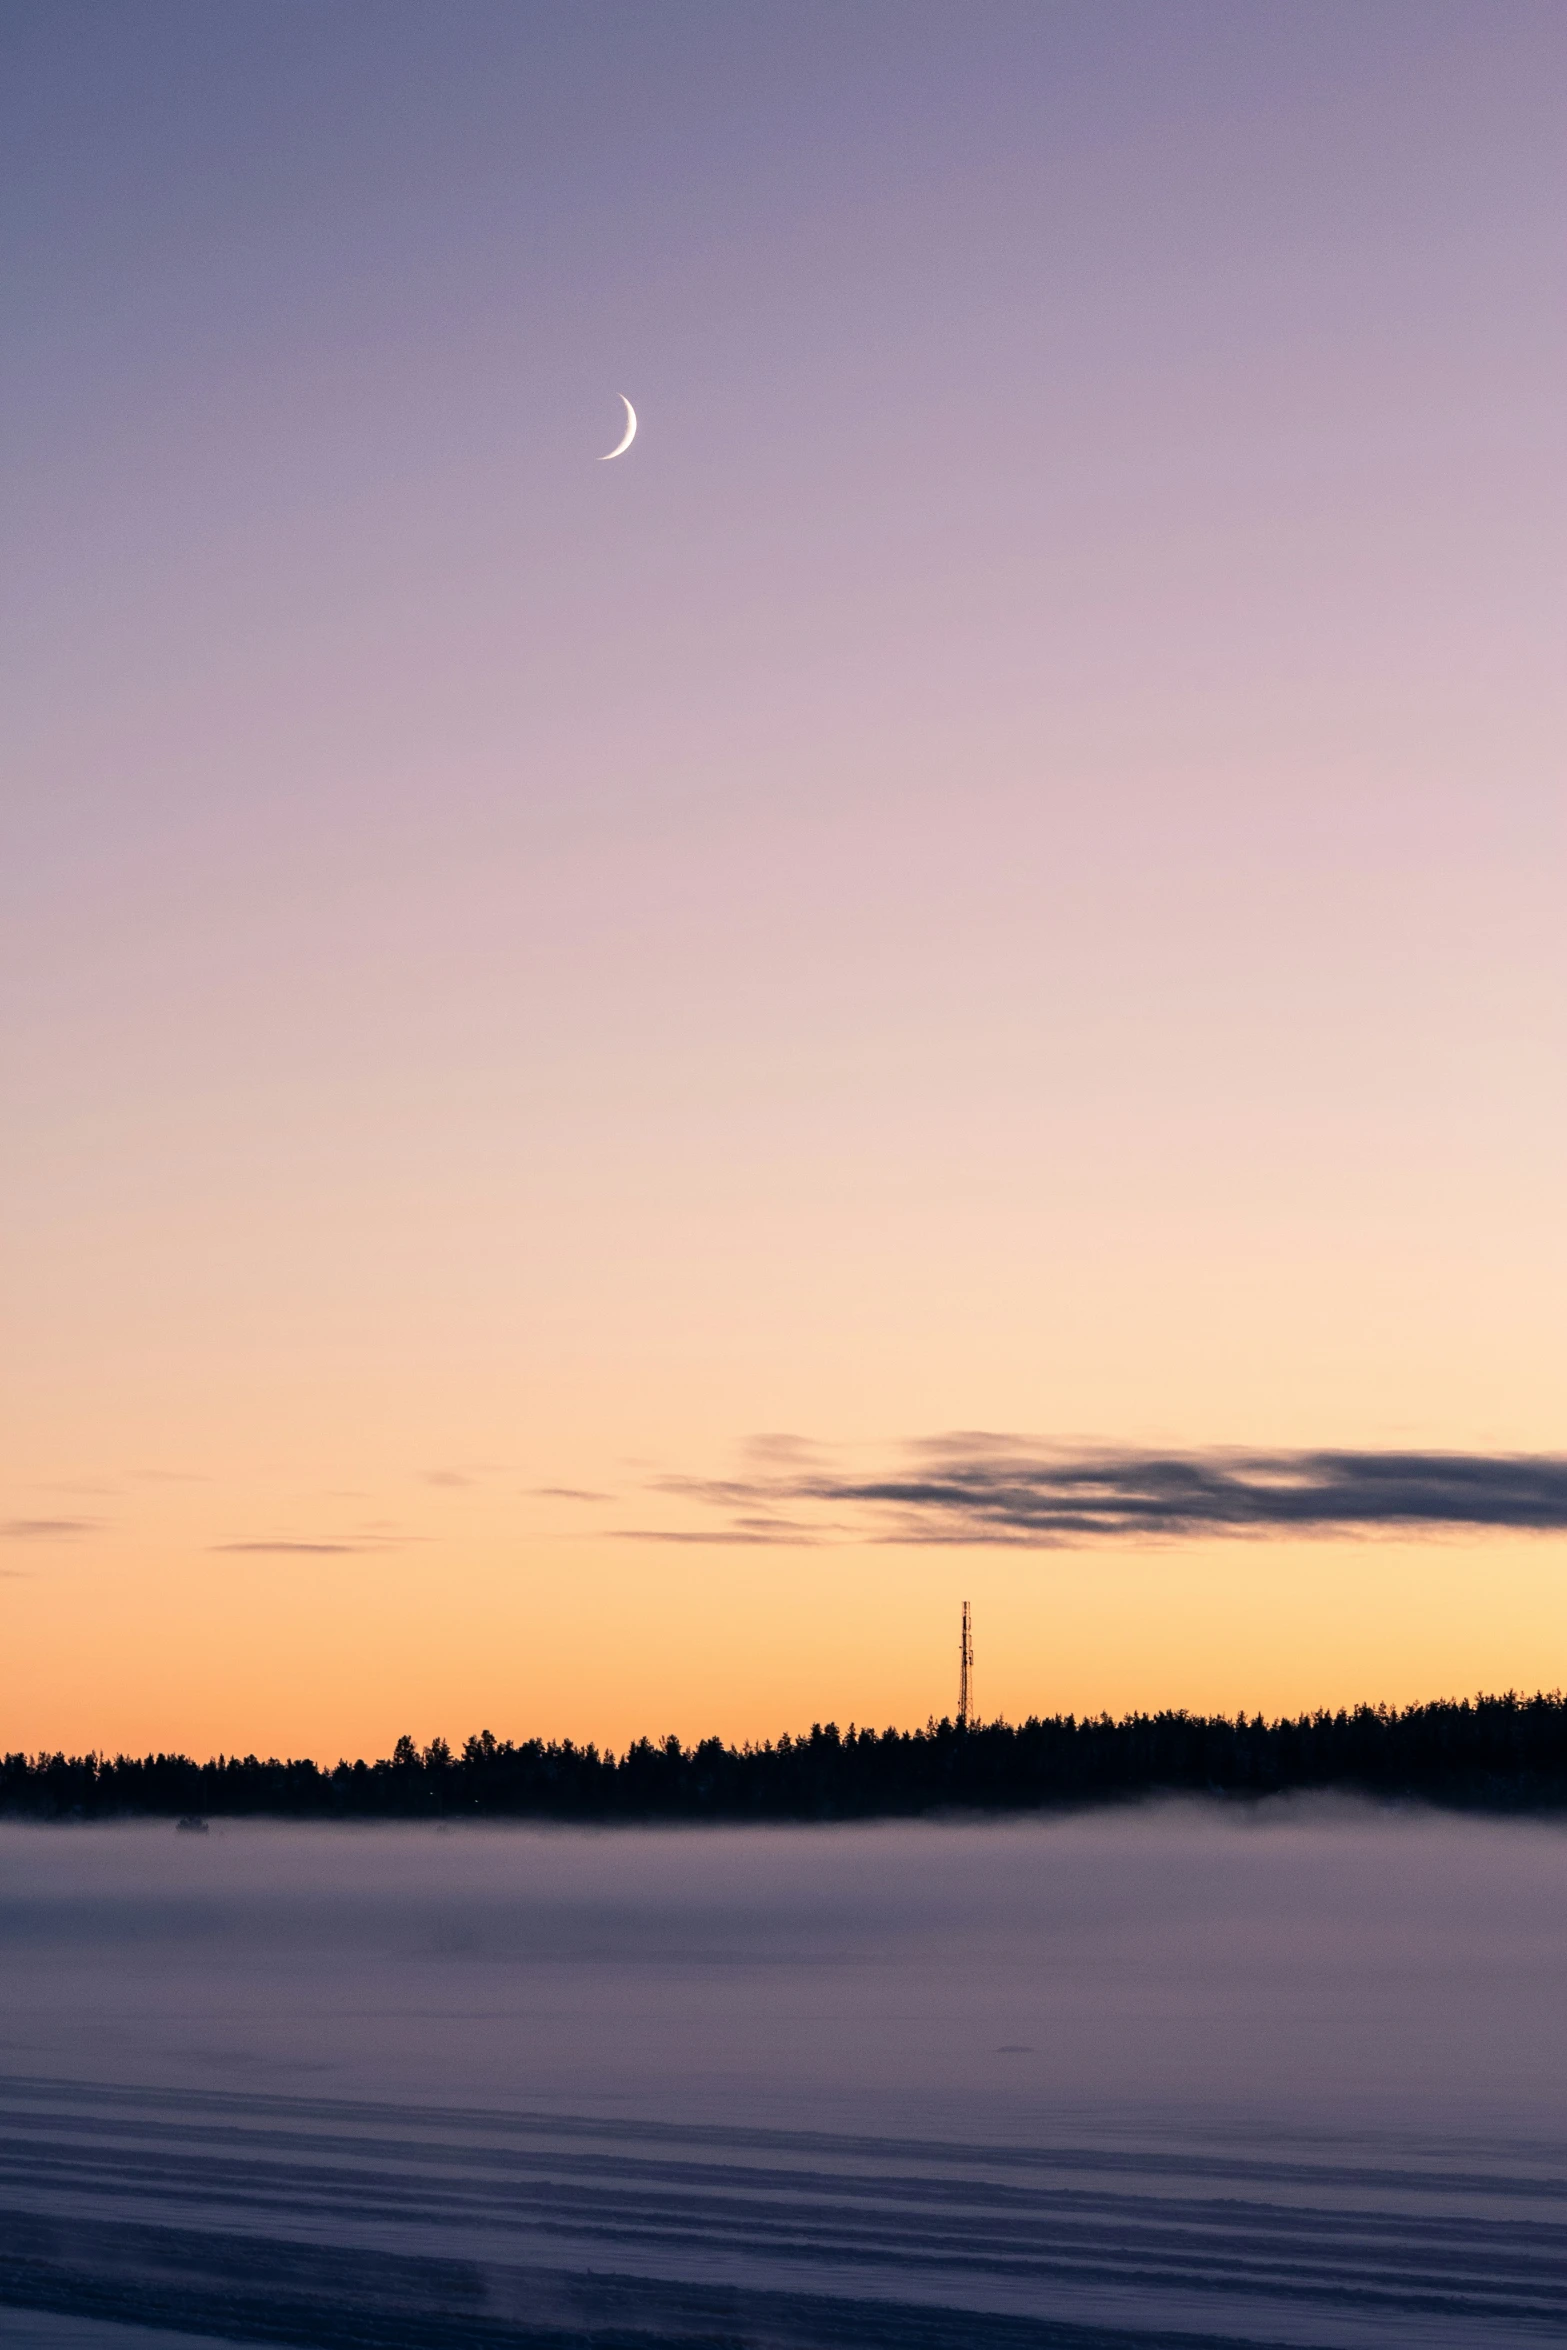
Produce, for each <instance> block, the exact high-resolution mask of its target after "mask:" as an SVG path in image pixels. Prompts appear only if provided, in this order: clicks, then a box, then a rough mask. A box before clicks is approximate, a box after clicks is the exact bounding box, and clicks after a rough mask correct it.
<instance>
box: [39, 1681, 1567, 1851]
mask: <svg viewBox="0 0 1567 2350" xmlns="http://www.w3.org/2000/svg"><path fill="white" fill-rule="evenodd" d="M1328 1788H1335V1789H1341V1790H1343V1791H1344V1792H1346V1793H1353V1794H1361V1795H1367V1796H1372V1797H1376V1798H1379V1799H1382V1800H1397V1799H1411V1798H1412V1799H1419V1800H1423V1801H1426V1802H1429V1803H1435V1804H1441V1805H1444V1806H1448V1807H1451V1808H1459V1809H1470V1810H1481V1811H1540V1810H1551V1809H1558V1808H1567V1697H1564V1695H1563V1693H1562V1692H1561V1691H1560V1690H1557V1691H1555V1692H1552V1693H1550V1694H1545V1693H1543V1692H1542V1693H1540V1694H1537V1695H1535V1696H1533V1697H1521V1696H1519V1695H1517V1694H1516V1693H1514V1692H1512V1691H1509V1692H1508V1693H1507V1694H1506V1695H1505V1696H1500V1697H1476V1698H1463V1699H1443V1700H1440V1701H1438V1702H1436V1703H1434V1704H1430V1705H1412V1706H1406V1707H1404V1708H1403V1709H1402V1711H1400V1710H1399V1709H1398V1708H1397V1707H1390V1706H1385V1705H1379V1706H1369V1705H1363V1706H1357V1707H1355V1708H1354V1709H1353V1710H1352V1711H1342V1710H1341V1711H1340V1712H1338V1713H1331V1712H1319V1713H1314V1714H1301V1715H1299V1716H1298V1717H1297V1718H1295V1719H1294V1720H1280V1721H1273V1722H1267V1721H1264V1719H1263V1717H1262V1716H1261V1715H1260V1714H1258V1715H1256V1716H1255V1717H1253V1718H1252V1719H1251V1720H1248V1719H1247V1718H1246V1716H1245V1715H1244V1714H1242V1715H1239V1716H1237V1718H1236V1719H1235V1720H1234V1721H1230V1720H1228V1719H1226V1718H1225V1717H1224V1716H1223V1715H1216V1716H1212V1717H1204V1716H1202V1715H1198V1714H1190V1713H1185V1712H1166V1713H1157V1714H1128V1715H1126V1716H1125V1717H1124V1718H1123V1719H1122V1720H1120V1721H1112V1720H1111V1718H1110V1717H1109V1715H1108V1714H1103V1715H1100V1716H1099V1717H1098V1718H1097V1719H1084V1720H1081V1721H1080V1720H1078V1719H1077V1718H1076V1717H1075V1716H1074V1715H1071V1714H1065V1715H1061V1714H1058V1715H1055V1716H1053V1717H1052V1718H1050V1719H1048V1720H1040V1719H1038V1718H1037V1717H1030V1719H1029V1720H1027V1721H1026V1722H1020V1723H1017V1724H1011V1723H1007V1722H1000V1721H997V1722H989V1723H977V1724H971V1725H969V1726H966V1727H965V1726H964V1725H962V1724H960V1723H956V1722H952V1721H941V1722H937V1721H934V1720H932V1721H929V1722H927V1723H926V1725H925V1727H924V1728H923V1729H922V1730H881V1731H877V1730H870V1729H864V1730H862V1729H855V1728H853V1727H851V1728H850V1729H848V1730H847V1731H840V1730H839V1728H838V1726H837V1724H836V1723H834V1722H828V1723H826V1724H822V1723H816V1724H813V1726H812V1728H811V1730H810V1732H809V1734H808V1735H807V1736H803V1737H799V1738H791V1737H787V1736H785V1737H782V1738H780V1739H778V1740H777V1741H776V1743H774V1742H768V1743H766V1744H763V1745H748V1746H739V1747H736V1746H725V1745H724V1744H723V1743H722V1741H721V1740H719V1739H717V1738H705V1739H703V1740H702V1741H701V1743H700V1744H699V1745H697V1746H690V1747H688V1746H682V1745H681V1743H680V1741H679V1739H678V1738H672V1737H671V1738H665V1739H664V1740H662V1741H661V1742H660V1741H655V1740H652V1739H647V1738H642V1739H638V1740H637V1741H636V1743H635V1744H634V1745H632V1746H629V1747H628V1748H627V1749H626V1751H625V1753H624V1754H622V1755H619V1756H617V1755H615V1754H613V1753H611V1752H608V1751H605V1752H602V1753H601V1752H600V1751H599V1749H598V1748H597V1747H596V1746H578V1745H575V1744H574V1743H573V1742H572V1741H571V1740H570V1739H566V1740H549V1741H546V1740H543V1739H539V1738H527V1739H523V1740H521V1741H520V1742H517V1743H513V1742H512V1741H511V1740H510V1739H498V1738H495V1737H494V1736H492V1734H491V1733H490V1732H489V1731H488V1730H482V1731H480V1732H479V1733H478V1735H477V1736H476V1737H472V1738H470V1739H469V1740H468V1741H467V1743H466V1744H465V1745H464V1746H463V1747H462V1748H461V1749H460V1750H458V1751H456V1752H454V1751H453V1749H452V1748H451V1747H450V1746H449V1745H448V1744H447V1742H446V1740H445V1739H444V1738H436V1739H433V1740H432V1741H431V1742H430V1744H429V1745H428V1746H425V1747H423V1748H421V1747H419V1746H417V1745H416V1744H415V1743H414V1741H413V1739H412V1738H407V1737H404V1738H399V1739H398V1741H397V1744H396V1745H395V1747H394V1748H393V1750H392V1752H391V1754H390V1755H389V1756H387V1757H386V1758H385V1759H384V1760H382V1761H379V1762H373V1763H367V1762H339V1763H337V1764H335V1765H333V1766H331V1767H329V1768H322V1767H321V1766H320V1765H319V1764H317V1763H315V1762H311V1761H308V1760H306V1761H291V1762H280V1761H277V1760H275V1759H274V1760H268V1761H263V1760H261V1759H259V1758H258V1757H257V1756H255V1755H253V1754H247V1755H244V1756H237V1755H227V1756H225V1755H219V1756H218V1757H217V1758H216V1759H215V1760H213V1761H209V1762H203V1763H198V1762H193V1761H192V1760H191V1759H190V1757H189V1756H187V1755H182V1754H150V1755H144V1756H134V1755H113V1756H110V1755H101V1754H84V1755H65V1754H48V1753H41V1754H36V1755H27V1754H8V1755H6V1756H5V1757H4V1758H3V1760H0V1812H5V1813H9V1814H11V1815H12V1816H22V1817H26V1818H31V1819H44V1820H65V1821H70V1820H103V1819H117V1818H124V1817H129V1816H135V1815H142V1816H150V1817H169V1818H172V1817H174V1816H176V1815H181V1814H196V1815H208V1814H210V1815H211V1816H213V1817H215V1818H221V1817H239V1816H245V1815H268V1816H271V1817H274V1818H283V1819H310V1820H391V1819H404V1820H406V1819H537V1820H582V1821H616V1820H620V1821H637V1820H729V1821H737V1820H757V1821H761V1820H848V1819H892V1818H907V1817H912V1816H915V1815H917V1814H920V1813H930V1812H939V1811H949V1810H977V1811H1032V1810H1040V1809H1046V1808H1050V1807H1065V1806H1077V1805H1084V1804H1094V1803H1106V1802H1126V1801H1129V1800H1133V1799H1136V1798H1139V1797H1143V1796H1149V1795H1156V1794H1162V1793H1170V1794H1200V1795H1222V1796H1231V1797H1260V1796H1267V1795H1280V1794H1285V1793H1292V1792H1304V1791H1306V1790H1310V1789H1328Z"/></svg>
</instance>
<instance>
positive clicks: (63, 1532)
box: [0, 1518, 99, 1542]
mask: <svg viewBox="0 0 1567 2350" xmlns="http://www.w3.org/2000/svg"><path fill="white" fill-rule="evenodd" d="M98 1523H99V1522H98V1520H97V1519H96V1518H6V1519H4V1520H0V1541H4V1542H67V1541H70V1540H71V1539H72V1538H73V1537H74V1536H76V1535H78V1534H96V1533H97V1531H98Z"/></svg>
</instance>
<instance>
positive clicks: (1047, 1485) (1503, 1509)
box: [621, 1434, 1567, 1548]
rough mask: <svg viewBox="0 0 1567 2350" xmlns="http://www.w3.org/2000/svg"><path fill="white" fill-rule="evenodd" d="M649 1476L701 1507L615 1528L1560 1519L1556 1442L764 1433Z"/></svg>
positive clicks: (692, 1535) (1518, 1523) (1085, 1530)
mask: <svg viewBox="0 0 1567 2350" xmlns="http://www.w3.org/2000/svg"><path fill="white" fill-rule="evenodd" d="M656 1490H658V1491H659V1492H661V1493H663V1494H664V1495H666V1496H668V1497H669V1498H670V1499H673V1500H679V1501H683V1502H685V1503H686V1504H687V1505H695V1506H696V1507H697V1508H698V1509H699V1510H700V1511H701V1512H703V1513H704V1514H708V1522H707V1523H705V1524H701V1525H697V1526H670V1527H664V1528H658V1527H627V1528H624V1529H622V1530H621V1531H622V1536H623V1539H626V1540H628V1541H637V1542H664V1543H671V1542H674V1543H678V1542H706V1543H711V1542H721V1541H729V1542H734V1543H759V1542H767V1543H799V1544H806V1543H809V1544H819V1543H823V1542H833V1541H843V1540H854V1541H860V1542H866V1541H869V1542H879V1543H894V1544H941V1543H949V1544H964V1545H969V1544H988V1545H1006V1546H1012V1547H1022V1548H1046V1547H1057V1546H1061V1545H1067V1544H1075V1543H1087V1542H1107V1541H1123V1542H1124V1541H1129V1540H1138V1539H1142V1540H1164V1541H1178V1540H1182V1539H1189V1538H1192V1537H1195V1536H1213V1535H1252V1536H1262V1535H1274V1536H1279V1535H1287V1534H1303V1533H1317V1534H1320V1533H1329V1532H1340V1533H1351V1534H1359V1533H1372V1532H1378V1531H1397V1530H1400V1529H1407V1530H1411V1531H1413V1530H1420V1531H1424V1532H1438V1531H1442V1530H1453V1529H1459V1528H1465V1527H1468V1528H1479V1527H1485V1528H1494V1529H1514V1530H1525V1531H1532V1532H1558V1531H1562V1530H1567V1456H1563V1455H1561V1454H1555V1453H1469V1452H1370V1451H1364V1452H1362V1451H1347V1450H1345V1451H1328V1450H1320V1451H1306V1450H1300V1451H1266V1452H1260V1451H1259V1452H1253V1451H1242V1450H1224V1449H1218V1448H1215V1449H1204V1450H1201V1451H1183V1452H1156V1451H1141V1450H1132V1449H1116V1448H1110V1447H1096V1448H1083V1447H1076V1448H1066V1447H1057V1446H1051V1445H1045V1444H1041V1443H1039V1442H1037V1441H1034V1440H1030V1439H1027V1438H1023V1437H1016V1436H995V1435H988V1434H982V1435H954V1436H945V1437H938V1438H933V1439H928V1440H926V1441H924V1442H922V1443H918V1444H913V1445H909V1446H906V1447H905V1448H904V1449H903V1452H902V1454H901V1456H900V1459H899V1461H898V1463H897V1465H896V1466H894V1467H893V1468H892V1469H891V1470H889V1471H886V1472H884V1473H880V1474H876V1475H870V1476H867V1475H863V1474H860V1475H855V1474H851V1473H848V1472H846V1471H845V1470H843V1469H841V1468H835V1467H834V1466H832V1465H831V1464H830V1463H828V1462H826V1461H824V1460H823V1459H822V1457H821V1456H820V1455H818V1454H814V1453H812V1452H811V1451H810V1450H809V1449H808V1448H807V1447H804V1446H797V1445H794V1444H793V1443H792V1442H791V1444H789V1445H788V1446H787V1447H786V1446H785V1445H784V1444H782V1443H781V1442H780V1440H778V1439H771V1440H769V1443H768V1446H767V1448H766V1449H765V1450H764V1451H761V1452H760V1453H758V1452H755V1451H753V1453H752V1455H751V1458H750V1461H749V1462H748V1466H747V1471H746V1473H744V1474H742V1475H740V1476H737V1477H732V1478H698V1477H666V1478H662V1479H660V1480H658V1482H657V1486H656ZM713 1518H719V1519H721V1520H722V1521H723V1522H722V1523H721V1524H717V1525H715V1524H714V1523H713V1522H712V1520H713Z"/></svg>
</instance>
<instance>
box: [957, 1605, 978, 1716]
mask: <svg viewBox="0 0 1567 2350" xmlns="http://www.w3.org/2000/svg"><path fill="white" fill-rule="evenodd" d="M973 1710H974V1618H973V1616H972V1614H971V1613H970V1611H969V1603H968V1601H967V1600H965V1601H964V1602H963V1630H962V1633H961V1634H960V1636H959V1640H958V1728H959V1729H960V1730H966V1729H967V1728H968V1726H969V1718H970V1716H971V1714H972V1713H973Z"/></svg>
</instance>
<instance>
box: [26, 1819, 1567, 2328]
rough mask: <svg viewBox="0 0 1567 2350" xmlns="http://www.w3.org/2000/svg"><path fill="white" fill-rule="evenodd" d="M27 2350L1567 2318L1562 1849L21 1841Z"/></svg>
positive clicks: (1208, 1829) (1047, 1825)
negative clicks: (202, 2341) (197, 2340)
mask: <svg viewBox="0 0 1567 2350" xmlns="http://www.w3.org/2000/svg"><path fill="white" fill-rule="evenodd" d="M0 1981H3V1991H4V1997H3V2002H0V2075H3V2076H4V2077H3V2079H0V2172H3V2177H0V2340H3V2341H4V2342H5V2343H6V2345H7V2350H10V2346H11V2345H12V2344H15V2345H18V2346H19V2350H168V2345H169V2342H170V2341H171V2340H172V2339H173V2338H174V2337H175V2336H178V2337H179V2338H180V2339H181V2340H183V2341H184V2342H185V2343H186V2344H187V2345H189V2344H190V2343H191V2341H192V2337H193V2336H206V2337H208V2338H209V2339H218V2338H222V2339H229V2340H271V2341H292V2342H296V2343H299V2344H301V2345H305V2346H307V2350H311V2346H313V2350H335V2346H336V2345H338V2344H343V2345H347V2344H349V2343H355V2344H363V2343H368V2342H372V2341H373V2342H375V2343H378V2344H383V2345H386V2346H387V2350H446V2346H447V2345H450V2346H451V2350H456V2346H457V2345H459V2344H462V2345H480V2344H484V2345H495V2346H496V2350H504V2346H511V2345H524V2344H539V2345H541V2346H542V2345H543V2344H544V2343H546V2342H549V2343H554V2344H564V2343H566V2342H591V2341H598V2342H602V2343H604V2344H605V2345H608V2344H610V2343H624V2342H626V2341H628V2340H629V2339H630V2338H632V2337H633V2336H635V2337H637V2338H640V2339H641V2340H642V2341H644V2342H646V2341H649V2340H658V2341H668V2342H676V2341H686V2342H692V2343H695V2342H697V2341H702V2340H705V2341H707V2342H709V2343H712V2342H714V2341H717V2340H723V2341H726V2342H729V2343H741V2342H745V2343H751V2342H754V2343H757V2344H779V2345H784V2344H790V2345H800V2346H802V2350H806V2346H811V2345H827V2344H837V2343H840V2342H841V2343H845V2344H847V2343H850V2342H854V2343H874V2342H886V2343H889V2344H894V2343H895V2344H900V2345H903V2344H907V2345H915V2344H918V2345H927V2344H928V2345H936V2344H973V2345H975V2346H976V2350H985V2346H987V2345H994V2350H1002V2346H1003V2345H1005V2346H1007V2350H1043V2346H1044V2345H1046V2344H1051V2345H1060V2346H1061V2350H1091V2346H1093V2345H1109V2344H1111V2343H1133V2342H1138V2341H1141V2342H1144V2343H1149V2344H1151V2343H1153V2342H1155V2341H1158V2342H1170V2341H1172V2340H1176V2339H1178V2338H1184V2339H1186V2340H1188V2341H1189V2342H1192V2343H1199V2342H1201V2343H1214V2342H1234V2343H1239V2342H1269V2343H1295V2344H1322V2345H1330V2344H1331V2345H1350V2344H1370V2343H1373V2342H1376V2343H1379V2344H1405V2343H1407V2344H1415V2343H1429V2344H1440V2345H1451V2346H1453V2350H1457V2346H1458V2345H1466V2346H1467V2345H1477V2344H1490V2343H1497V2344H1501V2343H1523V2342H1537V2341H1542V2340H1545V2339H1547V2338H1559V2337H1560V2335H1561V2332H1562V2330H1563V2326H1564V2323H1567V1832H1564V1831H1563V1830H1562V1829H1561V1828H1558V1827H1556V1826H1548V1825H1537V1824H1527V1823H1510V1822H1496V1821H1468V1820H1453V1819H1444V1818H1440V1817H1436V1816H1433V1815H1430V1814H1426V1813H1419V1812H1408V1813H1378V1812H1373V1811H1370V1810H1366V1809H1359V1808H1356V1807H1354V1806H1347V1805H1330V1806H1326V1807H1315V1808H1313V1807H1310V1806H1290V1805H1275V1806H1272V1807H1266V1806H1265V1807H1262V1808H1261V1809H1258V1810H1255V1811H1250V1812H1247V1811H1241V1810H1228V1811H1227V1810H1222V1809H1218V1808H1210V1807H1207V1806H1202V1805H1170V1806H1161V1807H1151V1808H1147V1809H1142V1810H1130V1811H1125V1812H1120V1813H1114V1814H1107V1813H1100V1814H1095V1815H1090V1816H1082V1817H1078V1818H1075V1819H1067V1820H1055V1821H1037V1822H1035V1821H1028V1822H1019V1821H1014V1822H1008V1823H1000V1824H994V1825H984V1824H975V1823H965V1824H954V1825H941V1824H917V1825H906V1824H899V1825H892V1826H852V1827H843V1828H821V1829H758V1830H725V1829H686V1830H613V1831H605V1832H593V1831H577V1830H550V1829H529V1828H498V1827H471V1828H470V1827H463V1828H453V1829H450V1830H446V1831H443V1830H438V1829H434V1828H430V1829H425V1828H404V1827H386V1828H363V1827H354V1828H344V1829H336V1828H323V1827H297V1828H296V1827H286V1826H267V1825H260V1824H251V1823H244V1824H240V1823H226V1822H221V1821H215V1822H214V1823H213V1825H212V1828H211V1832H210V1833H209V1834H208V1835H206V1836H204V1837H202V1836H181V1835H177V1834H176V1833H175V1832H174V1831H173V1829H172V1828H171V1827H170V1826H169V1825H167V1824H164V1823H159V1824H157V1825H136V1826H126V1827H118V1828H90V1827H71V1828H50V1829H42V1828H27V1827H21V1826H9V1827H4V1828H0Z"/></svg>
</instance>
